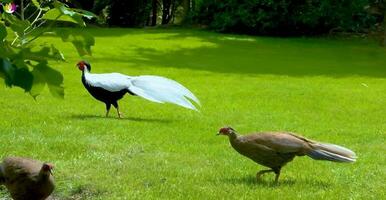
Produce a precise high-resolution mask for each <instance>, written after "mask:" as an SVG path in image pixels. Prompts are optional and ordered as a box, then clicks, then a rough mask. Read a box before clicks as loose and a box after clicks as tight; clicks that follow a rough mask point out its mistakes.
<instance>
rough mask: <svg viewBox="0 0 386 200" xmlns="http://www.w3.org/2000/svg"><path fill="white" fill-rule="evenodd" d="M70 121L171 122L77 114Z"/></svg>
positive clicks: (168, 120)
mask: <svg viewBox="0 0 386 200" xmlns="http://www.w3.org/2000/svg"><path fill="white" fill-rule="evenodd" d="M70 118H72V119H78V120H88V119H102V120H127V121H135V122H151V123H153V122H154V123H170V122H172V120H170V119H150V118H149V119H146V118H139V117H125V116H124V117H122V118H118V117H111V116H110V117H105V116H100V115H81V114H80V115H79V114H73V115H71V116H70Z"/></svg>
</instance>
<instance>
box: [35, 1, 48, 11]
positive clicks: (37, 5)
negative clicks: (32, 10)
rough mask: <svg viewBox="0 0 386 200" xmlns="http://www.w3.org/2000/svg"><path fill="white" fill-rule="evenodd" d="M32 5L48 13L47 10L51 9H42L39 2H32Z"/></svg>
mask: <svg viewBox="0 0 386 200" xmlns="http://www.w3.org/2000/svg"><path fill="white" fill-rule="evenodd" d="M32 3H33V5H34V6H35V7H36V8H38V9H41V10H44V11H47V10H49V9H50V8H49V7H42V6H41V4H40V3H39V2H38V0H32Z"/></svg>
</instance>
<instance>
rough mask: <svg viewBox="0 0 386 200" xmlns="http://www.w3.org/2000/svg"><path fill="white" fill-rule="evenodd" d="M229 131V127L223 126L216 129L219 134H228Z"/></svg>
mask: <svg viewBox="0 0 386 200" xmlns="http://www.w3.org/2000/svg"><path fill="white" fill-rule="evenodd" d="M229 131H230V129H229V127H224V128H221V129H220V130H219V131H218V133H219V135H228V134H229Z"/></svg>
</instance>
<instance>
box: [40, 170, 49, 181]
mask: <svg viewBox="0 0 386 200" xmlns="http://www.w3.org/2000/svg"><path fill="white" fill-rule="evenodd" d="M50 175H51V174H50V172H47V171H40V173H39V180H40V181H45V180H48V179H49V178H50Z"/></svg>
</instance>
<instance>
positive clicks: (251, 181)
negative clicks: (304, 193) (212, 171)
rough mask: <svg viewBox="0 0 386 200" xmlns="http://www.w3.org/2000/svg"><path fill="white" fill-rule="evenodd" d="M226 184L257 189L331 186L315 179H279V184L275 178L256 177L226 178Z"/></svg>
mask: <svg viewBox="0 0 386 200" xmlns="http://www.w3.org/2000/svg"><path fill="white" fill-rule="evenodd" d="M223 181H224V182H226V183H230V184H237V185H239V184H244V185H248V186H256V187H260V186H262V187H269V188H276V187H280V186H295V185H296V184H302V185H308V186H310V187H318V188H328V187H331V185H330V184H329V183H327V182H323V181H318V180H314V179H306V180H304V179H299V180H295V179H281V180H280V179H279V183H275V181H274V177H272V178H271V177H263V178H262V179H261V180H257V179H256V177H254V176H245V177H240V178H225V179H224V180H223Z"/></svg>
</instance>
